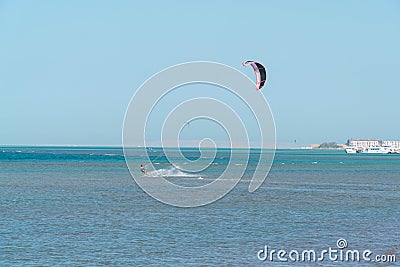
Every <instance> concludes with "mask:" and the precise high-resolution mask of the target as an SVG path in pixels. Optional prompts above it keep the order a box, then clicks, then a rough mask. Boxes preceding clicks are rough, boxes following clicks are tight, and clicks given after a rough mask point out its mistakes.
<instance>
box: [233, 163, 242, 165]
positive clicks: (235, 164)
mask: <svg viewBox="0 0 400 267" xmlns="http://www.w3.org/2000/svg"><path fill="white" fill-rule="evenodd" d="M235 165H236V166H243V164H242V163H235Z"/></svg>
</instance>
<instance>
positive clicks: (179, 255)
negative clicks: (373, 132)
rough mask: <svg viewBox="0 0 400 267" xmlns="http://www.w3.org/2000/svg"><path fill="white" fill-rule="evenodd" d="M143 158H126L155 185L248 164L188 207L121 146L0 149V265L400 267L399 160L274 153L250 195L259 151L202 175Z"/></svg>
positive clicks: (160, 158) (220, 154) (155, 152)
mask: <svg viewBox="0 0 400 267" xmlns="http://www.w3.org/2000/svg"><path fill="white" fill-rule="evenodd" d="M147 151H148V153H145V154H143V149H138V150H137V152H136V154H135V152H134V153H133V156H132V154H131V159H130V160H132V161H135V162H137V164H138V168H139V166H140V164H144V165H145V166H147V167H148V169H149V170H148V174H147V176H148V177H147V178H148V179H149V181H150V182H151V181H152V179H153V178H154V177H160V176H162V177H165V179H167V180H168V181H170V182H171V183H175V184H180V185H184V186H200V185H204V184H207V183H211V182H212V181H214V180H215V179H217V178H218V177H219V175H220V174H221V173H222V172H223V170H224V168H226V166H227V164H228V162H230V161H229V160H233V162H236V164H248V167H247V169H246V171H245V173H244V175H243V177H242V178H241V180H240V181H239V183H238V184H237V186H236V187H234V189H233V190H232V191H230V192H229V193H228V194H227V195H225V196H224V197H222V198H221V199H219V200H217V201H215V202H213V203H210V204H208V205H205V206H200V207H195V208H181V207H175V206H170V205H167V204H164V203H162V202H160V201H158V200H156V199H154V198H153V197H151V196H149V195H148V194H146V192H144V191H143V190H142V188H141V187H140V186H139V185H138V184H137V183H136V182H135V180H134V179H133V177H132V176H131V173H130V171H129V169H128V167H127V164H126V162H125V157H124V154H123V150H122V148H119V147H36V146H35V147H26V146H25V147H9V146H8V147H0V192H1V194H0V266H293V265H294V266H400V263H399V262H400V254H399V252H400V231H399V229H400V154H391V155H371V154H351V155H350V154H346V153H345V152H344V151H338V150H300V149H287V150H285V149H278V150H276V154H275V159H274V162H273V165H272V167H271V169H270V172H269V174H268V176H267V178H266V180H265V181H264V183H263V184H262V185H261V186H260V188H258V190H256V191H255V192H252V193H250V192H249V190H248V187H249V182H250V180H251V177H252V172H253V171H254V168H253V169H252V166H255V164H256V163H257V161H258V160H259V153H260V150H257V149H252V150H250V152H249V153H250V154H251V155H250V157H249V161H248V162H243V161H242V158H236V159H230V157H231V155H233V153H232V151H231V150H230V149H221V150H218V151H217V153H216V157H215V159H213V160H212V163H211V164H210V166H209V167H208V168H206V169H204V170H203V171H201V172H200V173H187V172H185V171H182V170H181V169H180V168H179V167H177V166H176V165H173V164H171V163H170V162H169V160H168V158H166V157H165V156H164V151H163V150H162V149H161V148H151V149H148V150H147ZM182 155H183V157H186V158H189V159H191V160H193V162H194V161H195V160H198V159H201V155H202V154H201V153H200V152H199V151H198V150H197V149H189V148H188V149H183V152H182ZM189 164H190V163H189ZM261 164H263V162H261ZM231 175H232V179H234V178H237V177H236V176H240V175H239V174H235V173H233V174H231ZM155 180H156V179H154V181H155ZM154 186H157V184H154ZM177 197H179V196H177ZM349 251H350V252H349ZM314 252H315V256H314ZM357 252H358V253H359V254H358V255H359V259H358V260H357V257H356V255H357ZM346 256H347V258H346ZM353 256H354V257H353Z"/></svg>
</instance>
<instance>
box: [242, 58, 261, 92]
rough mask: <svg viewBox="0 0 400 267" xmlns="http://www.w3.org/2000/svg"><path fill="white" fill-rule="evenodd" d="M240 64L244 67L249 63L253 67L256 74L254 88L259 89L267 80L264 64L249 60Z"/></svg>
mask: <svg viewBox="0 0 400 267" xmlns="http://www.w3.org/2000/svg"><path fill="white" fill-rule="evenodd" d="M242 65H243V66H245V67H247V66H249V65H250V66H252V67H253V70H254V72H255V74H256V89H257V90H260V89H261V88H263V86H264V84H265V82H266V81H267V71H266V69H265V68H264V66H263V65H261V64H260V63H258V62H255V61H251V60H248V61H243V63H242Z"/></svg>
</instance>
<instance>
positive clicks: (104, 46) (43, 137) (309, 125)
mask: <svg viewBox="0 0 400 267" xmlns="http://www.w3.org/2000/svg"><path fill="white" fill-rule="evenodd" d="M245 59H253V60H258V61H260V62H263V63H264V64H266V65H267V67H268V70H269V77H270V81H269V83H268V84H267V86H266V87H265V88H264V89H263V93H264V95H265V96H266V97H267V99H268V101H269V103H270V106H271V109H272V111H273V114H274V117H275V122H276V128H277V141H278V145H280V146H288V145H289V146H290V145H291V144H293V140H294V139H296V140H297V143H298V144H309V143H320V142H323V141H337V142H345V141H346V139H347V138H350V137H364V138H368V137H370V138H382V139H400V123H399V114H400V112H399V106H400V104H399V103H400V82H399V73H400V1H385V0H383V1H158V3H157V1H156V2H155V1H140V2H139V1H11V0H10V1H5V0H2V1H1V0H0V122H1V131H0V144H100V145H102V144H104V145H105V144H120V143H121V127H122V122H123V117H124V112H125V109H126V107H127V105H128V103H129V100H130V98H131V96H132V95H133V93H134V92H135V90H136V89H137V88H138V87H139V86H140V85H141V84H142V83H143V82H144V81H145V80H146V79H147V78H149V77H150V76H151V75H153V74H154V73H156V72H158V71H160V70H162V69H164V68H166V67H169V66H171V65H174V64H178V63H182V62H187V61H193V60H206V61H216V62H220V63H224V64H227V65H230V66H232V67H236V68H238V69H240V70H241V71H243V72H245V73H246V74H249V75H251V73H250V72H249V71H248V70H243V69H242V68H243V67H242V66H241V65H240V63H241V62H242V60H245Z"/></svg>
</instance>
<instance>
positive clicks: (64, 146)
mask: <svg viewBox="0 0 400 267" xmlns="http://www.w3.org/2000/svg"><path fill="white" fill-rule="evenodd" d="M0 148H69V149H86V148H88V149H102V148H103V149H123V146H122V145H70V144H66V145H50V144H46V145H27V144H23V145H14V144H13V145H0ZM129 148H142V147H140V146H133V147H129ZM148 148H161V146H148ZM164 148H172V149H174V148H177V147H169V146H165V147H164ZM181 148H188V149H193V148H198V147H194V146H182V147H181ZM204 148H206V149H208V148H213V147H204ZM219 149H231V148H230V147H219ZM233 149H261V148H260V147H250V148H245V147H233ZM263 149H271V148H263ZM275 149H282V150H283V149H286V150H344V149H343V148H309V147H276V148H275Z"/></svg>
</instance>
